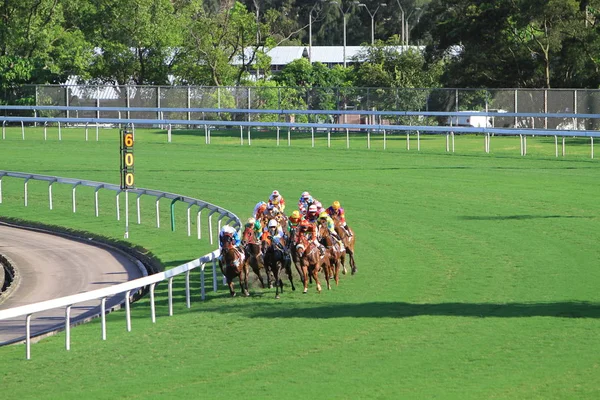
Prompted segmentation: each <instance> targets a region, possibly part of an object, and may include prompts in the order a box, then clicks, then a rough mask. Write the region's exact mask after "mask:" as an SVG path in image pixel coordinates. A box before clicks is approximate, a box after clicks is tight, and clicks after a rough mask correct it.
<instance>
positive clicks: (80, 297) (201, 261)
mask: <svg viewBox="0 0 600 400" xmlns="http://www.w3.org/2000/svg"><path fill="white" fill-rule="evenodd" d="M4 176H9V177H14V178H21V179H24V181H25V183H24V185H25V205H26V206H27V182H28V181H29V180H31V179H33V180H42V181H47V182H49V188H51V187H52V184H53V183H56V182H57V183H63V184H69V185H73V193H75V188H76V187H77V186H78V185H82V186H91V187H95V188H96V191H95V194H97V191H98V189H100V188H104V189H108V190H113V191H116V192H117V194H116V196H117V202H118V196H119V193H120V192H121V189H120V188H119V186H117V185H112V184H109V183H102V182H94V181H87V180H81V179H71V178H59V177H55V176H46V175H36V174H27V173H22V172H9V171H0V203H2V177H4ZM130 191H131V192H133V193H137V194H138V199H139V197H140V196H142V195H150V196H155V197H156V198H157V199H160V198H162V197H165V198H169V199H172V200H179V201H182V202H185V203H188V204H189V206H188V213H187V215H188V236H189V235H190V229H189V224H190V222H189V218H190V213H189V210H190V208H191V207H192V206H194V205H197V206H198V207H199V211H198V221H199V219H200V213H201V211H202V210H204V209H207V210H209V215H208V220H209V236H210V242H211V244H212V237H213V235H212V216H213V214H215V213H217V214H219V219H218V225H219V226H221V221H222V220H223V219H224V218H228V220H227V221H226V223H225V224H231V225H232V226H234V227H238V228H239V227H240V226H241V223H240V219H239V218H238V217H237V216H236V215H235V214H233V213H232V212H231V211H228V210H226V209H224V208H221V207H219V206H216V205H214V204H211V203H207V202H205V201H203V200H198V199H193V198H191V197H186V196H181V195H177V194H173V193H167V192H161V191H157V190H149V189H132V190H130ZM95 197H96V210H98V203H97V196H95ZM73 202H75V194H73ZM49 203H50V209H52V191H51V190H49ZM137 203H138V216H139V201H138V202H137ZM73 210H74V211H75V208H73ZM198 232H200V229H198ZM198 238H199V239H200V233H198ZM219 253H220V251H219V250H218V249H217V250H215V251H213V252H211V253H209V254H206V255H204V256H202V257H200V258H198V259H196V260H192V261H190V262H187V263H185V264H182V265H179V266H177V267H175V268H173V269H170V270H168V271H165V272H161V273H157V274H153V275H150V276H146V277H143V278H139V279H135V280H132V281H129V282H125V283H121V284H118V285H115V286H111V287H106V288H102V289H98V290H93V291H90V292H86V293H80V294H76V295H71V296H66V297H61V298H58V299H53V300H47V301H43V302H39V303H34V304H28V305H25V306H20V307H15V308H11V309H8V310H0V320H5V319H9V318H17V317H21V316H24V317H25V330H26V339H25V343H26V358H27V359H30V358H31V331H30V320H31V316H32V315H33V314H35V313H39V312H42V311H46V310H51V309H55V308H61V307H65V325H64V327H65V331H66V338H65V348H66V349H67V350H69V349H70V346H71V336H70V326H71V320H70V311H71V307H72V306H73V305H75V304H78V303H82V302H85V301H90V300H96V299H99V300H100V307H101V313H100V317H101V319H102V324H101V326H102V339H103V340H106V319H105V315H106V307H105V303H106V299H107V297H109V296H114V295H118V294H121V293H124V297H123V302H124V303H125V315H126V323H127V330H128V331H131V313H130V308H129V303H130V298H131V292H132V291H135V290H137V289H139V288H143V287H146V286H149V292H150V308H151V318H152V322H156V312H155V299H154V289H155V287H156V284H157V283H159V282H162V281H165V280H166V281H168V304H169V315H173V284H172V283H173V278H174V277H175V276H177V275H181V274H184V273H185V274H186V284H185V293H186V305H187V307H188V308H190V307H191V296H190V271H191V270H193V269H195V268H198V267H200V269H201V274H200V279H201V298H202V300H204V299H205V295H206V288H205V266H206V264H208V263H211V264H212V281H213V290H214V291H216V290H217V268H216V260H217V257H218V256H219Z"/></svg>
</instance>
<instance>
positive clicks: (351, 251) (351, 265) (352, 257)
mask: <svg viewBox="0 0 600 400" xmlns="http://www.w3.org/2000/svg"><path fill="white" fill-rule="evenodd" d="M348 256H350V267H352V275H354V274H355V273H356V271H357V269H356V262H355V261H354V249H352V250H350V251H348Z"/></svg>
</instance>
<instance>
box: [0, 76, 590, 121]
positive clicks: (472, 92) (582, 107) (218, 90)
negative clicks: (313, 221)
mask: <svg viewBox="0 0 600 400" xmlns="http://www.w3.org/2000/svg"><path fill="white" fill-rule="evenodd" d="M0 96H2V97H1V98H0V103H4V104H12V105H57V106H94V107H126V108H129V107H167V108H190V109H193V108H214V109H232V108H237V109H253V110H261V109H264V110H267V109H269V110H273V109H279V110H357V114H356V115H352V114H351V115H344V116H341V117H337V116H326V115H319V116H309V115H287V116H285V117H284V116H280V115H274V114H253V115H250V114H241V113H238V114H231V113H227V112H212V113H208V112H197V111H188V112H182V111H179V112H165V113H164V114H163V115H160V113H158V112H150V111H126V114H127V115H121V114H123V113H125V111H123V112H117V111H44V112H40V115H41V114H43V115H44V116H63V117H96V118H102V117H104V118H145V119H159V118H161V117H162V118H167V119H184V120H185V119H187V120H192V119H196V120H197V119H206V120H231V121H236V120H237V121H239V120H261V121H281V119H282V118H286V119H287V122H346V123H356V122H357V121H361V122H365V123H366V122H368V121H367V120H364V119H362V117H361V116H360V113H359V111H360V110H377V111H385V110H391V111H440V112H448V111H488V112H495V113H497V116H496V115H494V116H493V117H491V118H490V120H489V121H488V122H486V124H487V125H488V126H493V127H522V128H547V129H597V128H598V126H597V125H598V120H592V119H589V120H582V119H579V120H577V119H576V118H551V117H536V118H532V117H503V116H502V113H504V112H513V113H549V114H550V113H574V114H575V113H580V114H597V113H600V90H591V89H412V88H405V89H402V88H359V87H334V88H321V87H249V86H236V87H206V86H202V87H194V86H190V87H173V86H111V85H108V86H96V85H93V86H86V85H75V86H66V85H29V86H22V87H18V88H14V89H11V90H5V91H4V92H2V93H0ZM25 113H26V112H24V111H14V113H12V114H10V115H12V116H19V115H24V114H25ZM338 118H339V120H338ZM385 122H388V123H394V124H416V123H417V122H418V124H428V125H445V124H447V123H449V121H448V118H431V117H430V118H426V119H422V118H421V119H419V120H417V118H415V117H397V116H396V117H393V118H389V119H385Z"/></svg>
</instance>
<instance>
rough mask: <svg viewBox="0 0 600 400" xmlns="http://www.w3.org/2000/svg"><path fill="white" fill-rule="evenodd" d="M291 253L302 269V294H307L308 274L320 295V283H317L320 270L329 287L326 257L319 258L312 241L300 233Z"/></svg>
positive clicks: (328, 267) (319, 255) (317, 250)
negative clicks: (293, 253) (294, 254)
mask: <svg viewBox="0 0 600 400" xmlns="http://www.w3.org/2000/svg"><path fill="white" fill-rule="evenodd" d="M293 252H295V253H296V257H297V258H298V261H299V264H300V268H301V269H302V276H303V279H302V280H303V283H304V291H303V293H307V292H308V275H309V273H310V276H311V277H312V279H313V280H314V281H315V282H316V284H317V291H318V292H319V293H321V282H320V281H319V272H320V271H321V269H322V270H323V272H324V273H325V280H326V281H327V285H328V287H329V269H330V265H329V258H328V257H326V256H324V257H321V254H320V253H319V249H318V248H317V246H315V245H314V243H312V241H309V240H308V239H307V238H306V236H304V234H302V233H300V234H299V238H298V244H297V245H296V246H295V247H294V248H293ZM323 267H324V268H323Z"/></svg>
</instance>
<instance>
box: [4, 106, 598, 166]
mask: <svg viewBox="0 0 600 400" xmlns="http://www.w3.org/2000/svg"><path fill="white" fill-rule="evenodd" d="M0 110H7V111H20V112H32V111H33V113H34V115H35V116H33V117H28V116H0V121H2V138H3V139H4V138H5V137H6V124H7V123H20V126H21V135H22V138H23V140H25V123H32V124H41V125H43V126H44V139H47V134H46V130H47V126H48V124H58V132H59V133H58V138H59V140H61V124H71V125H77V126H85V140H86V141H87V140H89V127H90V126H94V127H95V128H96V141H98V140H99V133H98V128H99V127H100V126H107V125H109V126H113V125H118V126H120V125H129V126H131V127H132V128H133V129H134V131H135V126H159V127H162V128H163V129H166V130H167V141H168V142H171V140H172V127H173V126H187V127H190V126H191V127H204V132H205V135H204V136H205V138H204V140H205V143H206V144H210V142H211V130H213V129H218V128H225V127H227V128H231V127H236V126H237V127H239V130H240V145H244V140H246V141H247V144H248V145H251V143H252V137H251V128H271V129H275V130H276V132H277V133H276V138H277V145H279V144H280V139H281V137H280V136H281V130H284V131H285V130H287V145H288V146H291V139H292V136H291V131H292V130H298V131H310V132H311V143H312V147H314V146H315V131H326V133H327V146H328V147H331V133H332V131H337V132H340V131H341V132H343V131H345V134H346V147H347V148H350V132H351V131H354V132H356V131H360V132H363V133H364V132H366V135H367V148H369V149H370V148H371V136H372V135H380V136H381V137H382V138H383V149H384V150H385V149H386V148H387V136H388V135H389V133H404V134H406V143H407V149H408V150H410V137H411V135H414V137H415V138H416V142H417V145H416V148H417V151H420V148H421V146H420V144H421V140H420V139H421V135H422V134H437V135H445V136H446V152H454V134H455V133H456V134H460V133H471V134H483V145H484V146H483V148H484V151H485V152H486V153H489V152H490V143H491V138H492V137H493V136H518V137H519V138H520V142H521V145H520V152H521V155H522V156H525V155H526V154H527V137H533V136H546V137H554V142H555V153H556V157H558V156H559V142H560V141H559V138H561V141H562V152H561V153H562V154H563V155H564V154H565V138H566V137H589V138H590V154H591V158H594V138H595V137H600V132H598V131H597V130H595V129H580V128H585V127H586V126H594V125H596V124H597V122H596V120H598V119H600V114H574V113H553V114H551V113H510V112H506V113H505V112H503V113H498V112H484V111H481V112H478V111H461V112H434V111H362V110H361V111H356V110H248V109H222V108H221V109H215V108H210V109H209V108H164V107H149V108H146V107H130V108H125V107H67V106H6V105H0ZM41 111H61V112H62V111H70V112H74V111H86V112H89V111H94V113H95V114H96V117H85V118H64V117H40V116H38V112H41ZM101 112H118V113H119V118H100V113H101ZM136 112H138V113H144V114H145V115H147V114H153V115H155V116H157V118H156V119H154V118H129V117H128V118H121V117H120V116H121V113H126V115H128V116H129V115H130V114H131V113H136ZM181 112H188V113H194V114H211V113H212V114H215V113H223V114H231V115H235V114H238V115H244V116H245V117H244V118H246V117H247V119H248V121H226V120H221V119H219V120H205V119H170V118H164V115H165V114H167V115H169V113H181ZM253 114H265V115H276V116H278V118H283V119H290V118H291V117H292V116H295V115H308V116H312V117H313V118H315V119H320V118H321V119H322V118H325V119H327V118H334V117H335V118H339V119H342V117H344V116H347V115H352V114H355V115H356V114H359V115H360V116H361V117H366V121H367V122H368V123H366V124H362V123H361V124H354V123H352V124H347V123H321V122H308V123H296V122H283V121H258V120H257V121H250V115H253ZM465 117H476V118H480V119H481V118H485V119H489V120H490V121H491V122H490V123H486V124H484V126H452V125H449V126H440V125H428V124H426V122H427V121H428V119H438V120H439V119H442V120H446V121H450V124H452V121H454V120H457V119H458V118H465ZM386 118H387V119H386ZM500 118H502V119H503V120H504V121H505V124H504V125H509V126H508V127H501V128H500V127H496V126H495V125H497V124H496V122H494V121H497V120H499V119H500ZM407 121H408V125H407ZM507 121H508V124H507V123H506V122H507ZM536 121H538V122H537V123H536ZM549 121H551V122H552V123H551V124H549ZM413 122H414V124H413ZM393 123H396V124H393ZM549 125H556V126H559V127H562V128H564V129H548V128H547V127H548V126H549ZM536 126H537V127H536ZM245 128H246V129H247V132H244V129H245ZM246 134H247V137H246V138H245V135H246Z"/></svg>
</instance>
